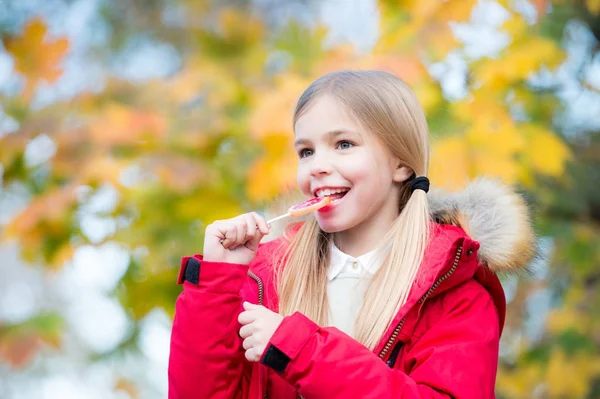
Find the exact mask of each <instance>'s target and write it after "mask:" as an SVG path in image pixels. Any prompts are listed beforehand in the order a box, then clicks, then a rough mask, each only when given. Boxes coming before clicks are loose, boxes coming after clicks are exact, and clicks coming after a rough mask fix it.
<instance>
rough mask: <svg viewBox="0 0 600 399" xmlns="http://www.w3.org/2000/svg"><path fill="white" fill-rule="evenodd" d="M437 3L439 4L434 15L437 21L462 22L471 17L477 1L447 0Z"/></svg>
mask: <svg viewBox="0 0 600 399" xmlns="http://www.w3.org/2000/svg"><path fill="white" fill-rule="evenodd" d="M438 3H440V4H441V5H440V7H439V8H438V9H437V13H436V19H437V20H438V21H442V22H448V21H454V22H464V21H467V20H468V19H469V18H470V17H471V13H472V12H473V8H474V7H475V5H476V4H477V0H447V1H438Z"/></svg>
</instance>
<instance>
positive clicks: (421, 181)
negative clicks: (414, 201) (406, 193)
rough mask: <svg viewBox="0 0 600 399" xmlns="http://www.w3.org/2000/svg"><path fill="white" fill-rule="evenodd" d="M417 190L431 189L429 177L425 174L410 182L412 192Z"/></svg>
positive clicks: (426, 190)
mask: <svg viewBox="0 0 600 399" xmlns="http://www.w3.org/2000/svg"><path fill="white" fill-rule="evenodd" d="M415 190H423V191H425V192H428V191H429V179H428V178H426V177H425V176H419V177H417V178H416V179H415V180H413V181H412V182H411V183H410V192H411V193H412V192H413V191H415Z"/></svg>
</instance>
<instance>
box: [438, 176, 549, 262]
mask: <svg viewBox="0 0 600 399" xmlns="http://www.w3.org/2000/svg"><path fill="white" fill-rule="evenodd" d="M428 198H429V206H430V210H431V214H432V217H433V218H434V220H436V221H437V222H438V223H444V224H452V225H456V226H460V227H461V228H462V229H463V230H465V232H466V233H467V234H468V235H469V236H470V237H471V238H472V239H474V240H475V241H478V242H479V245H480V248H479V259H480V261H481V262H482V263H485V264H487V266H488V267H489V268H490V269H491V270H493V271H495V272H504V273H506V272H508V273H514V272H517V271H522V270H524V269H526V267H527V265H528V264H529V263H530V262H531V260H532V259H533V258H534V256H535V255H536V252H537V250H536V238H535V234H534V232H533V228H532V226H531V221H530V217H529V212H528V209H527V204H526V203H525V200H524V199H523V198H522V197H521V196H520V195H518V194H517V193H515V192H513V191H512V190H511V189H510V188H509V187H508V186H505V185H503V184H501V183H499V182H498V181H495V180H490V179H483V178H479V179H476V180H474V181H473V182H471V184H469V185H468V186H467V187H466V188H465V189H464V191H461V192H456V193H447V192H443V191H441V190H432V191H431V192H430V193H429V195H428Z"/></svg>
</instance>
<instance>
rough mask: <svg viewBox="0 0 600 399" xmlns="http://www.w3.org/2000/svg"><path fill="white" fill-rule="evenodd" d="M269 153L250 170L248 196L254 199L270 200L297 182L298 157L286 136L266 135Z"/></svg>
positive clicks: (265, 140)
mask: <svg viewBox="0 0 600 399" xmlns="http://www.w3.org/2000/svg"><path fill="white" fill-rule="evenodd" d="M263 144H264V146H265V148H266V150H267V153H266V154H265V155H264V156H263V157H261V158H259V159H258V160H256V161H255V163H254V165H252V167H251V168H250V170H249V172H248V186H247V192H248V196H249V197H250V199H251V200H253V201H263V200H270V199H273V198H274V197H276V196H277V195H279V194H281V193H282V192H285V191H288V190H290V189H291V188H292V187H294V185H295V184H296V171H297V168H298V162H297V157H296V155H295V154H294V153H293V150H292V146H291V143H289V138H287V137H286V136H282V135H279V136H272V137H265V138H264V140H263Z"/></svg>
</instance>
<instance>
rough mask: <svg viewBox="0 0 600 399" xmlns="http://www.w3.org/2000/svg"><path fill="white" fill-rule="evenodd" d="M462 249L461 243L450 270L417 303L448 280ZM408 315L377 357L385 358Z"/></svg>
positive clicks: (424, 299)
mask: <svg viewBox="0 0 600 399" xmlns="http://www.w3.org/2000/svg"><path fill="white" fill-rule="evenodd" d="M462 251H463V246H462V244H461V245H460V246H459V247H458V249H457V250H456V255H455V256H454V262H453V263H452V267H451V268H450V270H448V272H446V274H444V275H443V276H442V277H440V278H439V279H438V280H437V281H436V282H435V283H434V284H433V285H432V286H431V288H430V289H429V291H427V293H425V295H423V296H422V297H421V299H419V301H418V302H417V303H423V302H425V301H426V300H427V298H428V297H429V296H431V294H432V293H433V292H434V291H435V290H436V289H437V288H438V287H439V286H440V284H442V283H443V282H444V281H446V280H448V278H450V276H452V274H453V273H454V272H455V271H456V268H457V266H458V262H459V261H460V256H461V255H462ZM407 316H408V314H406V315H405V316H404V317H403V318H402V320H400V322H399V323H398V325H397V326H396V328H394V332H392V335H391V336H390V338H389V339H388V341H387V342H386V343H385V346H384V347H383V349H382V350H381V352H380V353H379V358H380V359H382V360H383V358H385V356H386V355H387V353H388V352H389V351H390V348H391V347H392V346H393V345H394V342H395V341H396V338H398V335H399V334H400V330H402V327H403V326H404V323H405V322H406V317H407Z"/></svg>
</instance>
